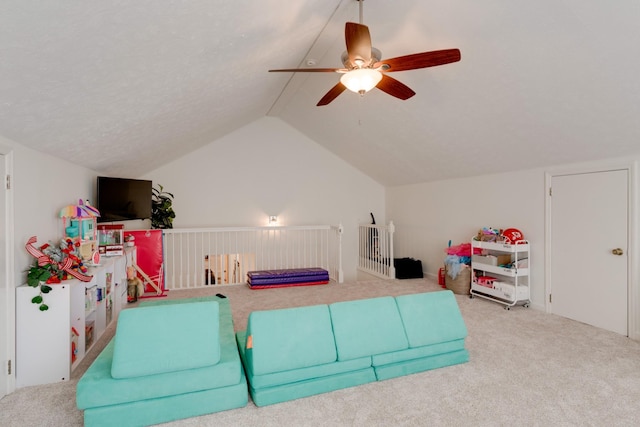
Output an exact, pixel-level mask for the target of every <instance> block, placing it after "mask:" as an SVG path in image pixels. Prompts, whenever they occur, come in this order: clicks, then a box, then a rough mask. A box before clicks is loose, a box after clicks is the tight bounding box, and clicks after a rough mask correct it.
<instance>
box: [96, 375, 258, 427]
mask: <svg viewBox="0 0 640 427" xmlns="http://www.w3.org/2000/svg"><path fill="white" fill-rule="evenodd" d="M248 400H249V394H248V393H247V382H246V380H245V378H244V376H243V377H242V379H241V381H240V382H239V383H238V384H235V385H231V386H227V387H220V388H213V389H208V390H203V391H196V392H192V393H184V394H177V395H174V396H167V397H161V398H157V399H147V400H137V401H135V402H128V403H124V404H122V405H110V406H98V407H94V408H89V409H86V410H85V411H84V425H85V427H114V426H117V427H140V426H148V425H155V424H161V423H168V422H170V421H174V420H179V419H183V418H189V417H197V416H200V415H205V414H211V413H214V412H220V411H225V410H228V409H234V408H242V407H243V406H246V405H247V403H248ZM186 425H202V422H201V423H200V424H199V423H198V422H197V421H194V422H191V423H189V422H187V423H186Z"/></svg>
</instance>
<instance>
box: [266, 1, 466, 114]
mask: <svg viewBox="0 0 640 427" xmlns="http://www.w3.org/2000/svg"><path fill="white" fill-rule="evenodd" d="M357 1H358V3H360V23H355V22H347V23H346V25H345V29H344V37H345V42H346V45H347V50H346V52H344V53H343V54H342V63H343V64H344V68H287V69H281V70H269V72H293V73H296V72H298V73H300V72H301V73H318V72H319V73H341V74H342V77H340V81H339V82H338V84H336V85H335V86H334V87H332V88H331V89H330V90H329V92H327V93H326V95H325V96H323V97H322V99H321V100H320V101H319V102H318V104H317V105H318V106H322V105H327V104H329V103H330V102H331V101H333V100H334V99H336V98H337V97H338V95H340V94H341V93H342V92H344V91H345V90H346V89H349V90H351V91H353V92H356V93H359V94H360V95H364V94H365V93H366V92H368V91H370V90H371V89H373V88H374V87H377V88H378V89H380V90H381V91H383V92H386V93H387V94H389V95H391V96H394V97H396V98H399V99H402V100H406V99H409V98H411V97H412V96H413V95H415V94H416V93H415V92H414V91H413V90H411V88H409V87H408V86H407V85H405V84H404V83H401V82H400V81H398V80H396V79H394V78H393V77H390V76H388V75H387V74H386V73H390V72H394V71H406V70H416V69H419V68H427V67H434V66H436V65H443V64H449V63H451V62H457V61H460V50H459V49H445V50H435V51H431V52H422V53H414V54H411V55H405V56H399V57H396V58H390V59H380V57H381V53H380V51H379V50H378V49H376V48H374V47H372V46H371V35H370V34H369V27H367V26H366V25H363V24H362V3H363V0H357Z"/></svg>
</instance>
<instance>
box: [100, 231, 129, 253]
mask: <svg viewBox="0 0 640 427" xmlns="http://www.w3.org/2000/svg"><path fill="white" fill-rule="evenodd" d="M123 229H124V225H122V224H113V225H112V224H100V225H99V226H98V248H99V251H100V254H102V255H104V256H115V255H122V254H124V235H123Z"/></svg>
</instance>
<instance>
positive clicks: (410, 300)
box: [396, 290, 467, 347]
mask: <svg viewBox="0 0 640 427" xmlns="http://www.w3.org/2000/svg"><path fill="white" fill-rule="evenodd" d="M396 302H397V304H398V309H399V310H400V316H401V317H402V321H403V323H404V329H405V331H406V333H407V338H408V340H409V346H410V347H422V346H426V345H432V344H438V343H443V342H447V341H454V340H459V339H463V338H465V337H466V336H467V327H466V326H465V324H464V320H463V318H462V314H461V313H460V308H459V307H458V302H457V301H456V298H455V296H454V294H453V292H451V291H449V290H446V291H438V292H427V293H422V294H414V295H402V296H399V297H396Z"/></svg>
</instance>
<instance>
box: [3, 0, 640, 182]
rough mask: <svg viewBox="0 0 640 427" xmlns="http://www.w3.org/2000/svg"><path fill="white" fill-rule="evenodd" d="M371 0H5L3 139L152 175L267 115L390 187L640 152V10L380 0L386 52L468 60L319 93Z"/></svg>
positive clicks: (627, 5)
mask: <svg viewBox="0 0 640 427" xmlns="http://www.w3.org/2000/svg"><path fill="white" fill-rule="evenodd" d="M358 19H359V16H358V3H357V2H356V1H355V0H306V1H297V2H295V1H294V2H291V1H288V2H285V1H282V0H263V1H261V2H247V1H234V2H230V1H221V0H218V1H215V0H214V1H212V0H208V1H204V0H200V1H198V0H191V1H179V0H173V1H157V0H137V1H125V0H119V1H117V0H114V1H102V2H98V1H83V2H54V1H42V0H3V1H2V2H1V3H0V135H2V136H4V137H6V138H8V139H11V140H13V141H16V142H19V143H21V144H24V145H26V146H29V147H32V148H35V149H37V150H40V151H44V152H47V153H50V154H53V155H56V156H59V157H63V158H66V159H69V160H71V161H74V162H78V163H82V164H84V165H86V166H87V167H89V168H91V169H94V170H96V171H98V172H100V173H102V174H106V175H122V176H130V175H131V172H130V171H131V170H136V171H137V172H136V174H138V175H139V174H142V173H145V172H148V171H151V170H153V169H155V168H157V167H158V166H161V165H163V164H165V163H167V162H169V161H171V160H173V159H174V158H176V157H179V156H182V155H184V154H185V153H186V152H188V151H191V150H194V149H196V148H198V147H200V146H202V145H204V144H208V143H210V142H211V141H214V140H215V139H217V138H219V137H221V136H222V135H224V134H226V133H228V132H230V131H232V130H234V129H236V128H238V127H241V126H243V125H245V124H247V123H249V122H251V121H254V120H256V119H258V118H260V117H263V116H264V115H265V114H268V115H271V116H276V117H280V118H281V119H283V120H284V121H286V122H287V123H289V124H290V125H291V126H293V127H295V128H296V129H298V130H300V131H301V132H303V133H304V134H306V135H307V136H309V137H310V138H312V139H313V140H315V141H316V142H318V143H319V144H321V145H323V146H325V147H326V148H327V149H329V150H330V151H332V152H334V153H335V154H337V155H338V156H340V157H342V158H343V159H344V160H345V161H347V162H349V163H350V164H352V165H353V166H355V167H357V168H358V169H360V170H362V171H363V172H364V173H366V174H368V175H370V176H371V177H372V178H373V179H375V180H376V181H378V182H380V183H381V184H383V185H401V184H410V183H417V182H424V181H431V180H437V179H443V178H452V177H460V176H470V175H477V174H484V173H491V172H494V171H500V170H514V169H521V168H532V167H539V166H544V165H550V164H561V163H569V162H574V161H588V160H594V159H599V158H606V157H617V156H626V155H633V154H637V153H640V144H639V141H640V124H638V120H637V117H640V84H639V83H638V75H639V74H640V54H639V53H640V51H639V48H638V46H640V26H638V24H637V23H638V22H640V3H638V2H637V1H636V0H618V1H616V2H588V3H586V4H585V3H584V2H580V1H577V0H575V1H561V2H558V1H538V2H531V1H522V0H514V1H510V2H504V1H485V2H468V1H461V0H427V1H424V0H412V1H403V2H397V1H395V2H394V1H390V0H386V1H384V0H366V1H365V2H364V23H365V24H367V25H368V26H369V28H370V31H371V36H372V40H373V44H374V46H375V47H376V48H378V49H380V50H381V51H382V56H383V58H389V57H395V56H401V55H406V54H409V53H415V52H423V51H430V50H438V49H447V48H459V49H460V51H461V53H462V60H461V61H460V62H457V63H454V64H448V65H443V66H439V67H433V68H428V69H423V70H413V71H403V72H398V73H393V74H392V76H393V77H395V78H397V79H398V80H400V81H402V82H403V83H405V84H407V85H408V86H410V87H411V88H412V89H413V90H414V91H415V92H417V95H416V96H414V97H413V98H411V99H409V100H407V101H400V100H397V99H395V98H393V97H390V96H389V95H386V94H385V93H383V92H381V91H379V90H374V91H372V92H370V93H368V94H366V95H365V96H364V97H360V96H359V95H356V94H353V93H350V92H345V93H343V94H342V95H340V96H339V97H338V98H337V99H336V100H335V101H333V102H332V103H331V104H329V105H328V106H325V107H316V106H315V104H316V103H317V102H318V100H319V99H320V98H321V97H322V96H323V95H324V94H325V93H326V92H327V91H328V90H329V89H330V88H331V87H332V86H333V85H335V84H336V82H337V81H338V79H339V75H338V74H332V73H322V74H318V73H297V74H288V73H267V72H266V70H268V69H271V68H294V67H298V66H306V65H305V64H306V63H307V60H309V59H313V60H314V61H315V62H316V65H315V66H316V67H339V66H341V63H340V55H341V53H342V52H343V51H344V48H345V47H344V22H345V21H347V20H349V21H355V22H357V21H358Z"/></svg>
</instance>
